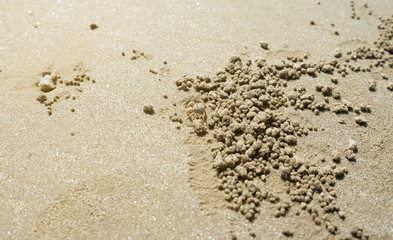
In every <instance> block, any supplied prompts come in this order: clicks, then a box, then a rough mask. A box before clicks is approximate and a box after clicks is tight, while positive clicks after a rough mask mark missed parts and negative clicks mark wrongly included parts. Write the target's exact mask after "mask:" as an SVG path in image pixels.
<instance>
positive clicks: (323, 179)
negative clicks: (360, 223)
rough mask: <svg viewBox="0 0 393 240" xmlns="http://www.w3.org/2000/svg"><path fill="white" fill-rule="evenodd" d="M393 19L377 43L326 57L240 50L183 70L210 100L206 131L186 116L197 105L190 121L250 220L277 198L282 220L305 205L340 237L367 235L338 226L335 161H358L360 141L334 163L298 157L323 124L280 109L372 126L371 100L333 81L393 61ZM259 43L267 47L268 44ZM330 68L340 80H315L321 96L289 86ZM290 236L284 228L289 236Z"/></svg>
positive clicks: (372, 86) (188, 86) (232, 200)
mask: <svg viewBox="0 0 393 240" xmlns="http://www.w3.org/2000/svg"><path fill="white" fill-rule="evenodd" d="M354 16H355V17H356V15H354ZM392 19H393V18H390V19H385V20H381V24H380V25H379V27H378V28H379V29H380V37H379V39H378V40H377V41H376V42H375V46H374V47H358V48H355V49H352V50H350V51H347V52H343V51H342V49H340V48H338V49H336V50H335V52H334V54H332V59H331V60H329V61H325V62H311V61H309V60H308V59H309V56H308V55H307V54H304V55H300V56H287V58H286V59H282V61H281V63H279V64H269V63H268V61H267V59H264V58H261V57H260V58H256V59H253V60H251V59H241V58H240V57H238V56H235V57H232V58H230V59H229V61H228V63H227V64H226V66H225V67H224V69H223V70H221V71H219V72H217V74H216V75H214V76H211V77H201V76H197V77H196V78H193V77H188V76H184V77H183V78H181V79H178V80H177V81H176V86H177V87H178V90H181V91H185V92H189V93H190V95H193V94H196V95H197V97H195V98H196V99H198V100H199V102H198V104H200V105H201V104H203V105H204V106H206V112H207V115H208V117H207V119H206V120H204V121H205V124H206V128H205V129H204V131H200V130H198V131H196V129H197V128H196V127H195V126H196V124H195V120H194V119H192V118H190V117H189V116H188V115H189V111H191V112H193V111H194V110H193V109H189V110H187V119H186V120H187V121H188V123H189V125H190V126H193V127H194V129H195V133H197V134H198V135H206V134H208V135H211V136H213V137H214V141H213V143H212V142H209V143H207V144H208V145H209V146H210V150H211V153H210V159H211V167H212V168H214V169H216V171H217V179H216V180H217V186H218V188H219V189H220V190H221V191H223V192H224V193H225V200H226V201H227V207H228V208H230V209H232V210H234V211H237V212H240V213H241V214H243V215H244V216H245V217H246V218H247V219H249V220H250V221H253V220H254V219H255V218H257V217H258V214H260V206H261V205H262V204H272V205H273V206H274V208H276V211H275V214H274V216H275V217H277V218H280V217H285V216H286V214H287V213H288V212H289V211H294V212H295V213H296V215H299V214H300V212H301V211H305V212H308V213H309V216H310V220H311V221H313V222H314V223H315V224H316V225H321V226H323V227H324V228H326V230H327V231H328V232H329V233H331V234H340V236H342V238H343V239H351V238H357V239H368V238H369V237H368V235H367V234H366V233H363V229H360V228H357V227H356V226H355V227H354V228H353V229H354V230H352V231H351V232H343V231H341V229H340V223H341V222H342V221H344V220H345V218H346V213H345V209H342V208H341V207H340V202H339V201H338V198H337V193H336V190H335V186H336V184H337V183H338V182H339V181H341V180H343V179H344V176H345V175H346V174H349V172H350V169H347V168H345V167H340V166H339V165H338V164H339V163H340V162H341V161H342V160H346V161H351V162H355V161H356V153H357V152H358V146H357V143H356V142H355V141H349V142H348V145H347V146H346V148H345V150H344V151H338V150H336V151H334V152H333V153H332V156H333V157H331V158H330V160H329V161H327V160H326V158H324V157H323V156H322V161H320V162H318V163H315V162H314V163H312V162H310V161H309V160H308V159H300V158H298V157H297V156H296V151H297V144H298V139H299V138H307V135H308V134H309V132H310V131H324V129H323V128H321V127H320V126H304V125H303V124H301V123H299V122H296V121H294V120H292V119H291V116H288V115H285V114H284V111H282V110H283V109H284V108H294V109H295V110H298V111H313V112H314V113H315V114H316V115H320V114H321V113H322V112H325V114H347V115H349V116H351V118H352V119H353V121H354V122H356V123H357V124H358V125H360V126H361V127H367V126H368V125H369V124H372V123H368V121H367V116H368V115H369V114H372V113H371V112H372V111H371V108H370V106H368V105H367V104H365V103H351V102H349V101H347V100H346V99H343V98H342V97H341V94H340V92H339V91H338V90H337V89H336V86H337V85H339V84H340V82H341V81H344V80H345V78H346V76H347V75H349V74H356V73H358V72H371V71H378V70H376V69H381V68H383V67H390V68H392V67H393V61H392V56H391V55H390V54H391V53H392V40H391V39H392V34H393V33H392V23H393V20H392ZM261 46H262V48H264V49H267V48H268V47H267V46H268V45H267V43H263V45H261ZM362 60H365V61H366V60H367V64H366V65H364V64H363V65H362V66H359V62H360V61H362ZM333 73H335V74H336V75H337V74H339V75H340V76H341V78H342V79H339V78H337V77H332V78H331V79H330V81H328V82H325V84H323V85H321V84H315V90H316V92H317V95H315V94H310V93H308V92H307V91H306V88H304V87H298V88H294V89H289V88H288V87H287V85H288V81H295V80H297V79H299V78H301V77H302V76H304V75H311V76H314V77H318V76H319V75H321V74H326V75H332V74H333ZM382 78H383V79H386V76H385V77H382ZM378 84H379V82H377V81H371V82H369V84H368V85H367V86H365V88H368V89H369V90H370V91H373V92H374V91H379V89H378V87H377V86H378ZM388 89H389V87H388ZM380 90H381V91H387V90H386V89H380ZM318 94H319V95H318ZM186 104H190V103H186ZM191 104H192V105H194V104H195V103H194V102H192V103H191ZM187 107H189V106H187ZM171 120H172V121H174V122H178V123H180V124H182V123H183V119H182V118H181V117H179V116H177V115H174V116H171ZM198 124H199V125H200V123H198ZM209 141H210V140H209ZM269 175H279V176H280V178H281V181H282V182H283V183H284V185H283V186H285V189H283V191H282V194H276V193H273V192H271V191H269V190H267V188H266V184H267V181H268V180H267V179H268V176H269ZM212 184H213V183H212ZM366 232H367V231H366ZM293 234H295V233H293V232H289V233H288V232H286V234H285V233H284V235H285V236H292V235H293Z"/></svg>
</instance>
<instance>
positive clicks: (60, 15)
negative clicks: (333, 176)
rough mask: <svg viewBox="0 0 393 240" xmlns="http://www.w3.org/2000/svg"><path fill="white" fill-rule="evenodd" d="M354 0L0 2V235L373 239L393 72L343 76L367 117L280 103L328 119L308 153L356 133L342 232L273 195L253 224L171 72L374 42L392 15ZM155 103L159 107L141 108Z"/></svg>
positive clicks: (382, 6)
mask: <svg viewBox="0 0 393 240" xmlns="http://www.w3.org/2000/svg"><path fill="white" fill-rule="evenodd" d="M366 3H367V4H368V6H367V7H366V6H364V5H365V4H366ZM352 5H353V6H354V7H353V9H354V10H352V9H351V3H350V1H329V3H325V2H323V1H321V3H320V4H318V1H303V0H301V1H247V2H245V1H171V0H165V1H100V2H99V3H97V2H96V1H83V2H82V1H72V0H70V1H65V0H63V1H61V0H57V1H28V2H26V1H21V0H18V1H2V2H1V3H0V13H1V15H0V102H1V104H0V132H1V135H0V212H1V214H0V239H34V238H38V239H67V238H68V239H127V238H128V239H198V238H199V239H209V238H212V239H231V238H238V239H249V238H252V237H254V238H256V239H281V238H287V236H285V234H284V233H286V232H290V233H292V234H293V236H292V237H291V238H292V239H342V238H344V237H345V236H349V237H353V238H354V235H353V234H351V231H352V230H354V229H356V228H361V229H363V232H364V233H365V236H366V235H367V236H369V237H370V239H391V238H393V217H392V214H391V212H393V201H392V199H393V187H392V186H393V185H392V184H393V177H392V176H393V162H392V161H393V160H392V154H393V138H392V136H393V108H392V102H393V92H392V91H390V90H388V86H389V84H391V83H392V82H393V71H392V68H390V67H388V66H385V67H380V68H375V69H373V70H372V71H370V72H357V73H355V72H350V74H348V75H347V76H345V77H341V76H340V75H337V74H336V73H334V77H337V78H338V79H339V84H338V85H337V87H336V88H337V89H338V90H339V92H340V94H341V98H342V99H345V100H347V101H349V102H351V103H353V104H354V105H357V106H360V105H361V104H366V105H369V106H370V108H371V113H367V114H362V116H364V118H366V120H367V127H364V126H360V125H359V124H357V123H356V122H355V117H356V114H354V113H351V114H343V115H337V114H333V113H332V112H328V113H326V114H325V113H321V114H320V115H315V114H314V113H313V112H311V111H300V110H295V109H293V108H290V107H288V108H285V107H284V108H282V110H281V111H282V113H283V114H286V115H287V116H289V117H290V119H291V120H293V121H298V122H301V123H302V124H304V125H306V126H307V127H309V126H312V127H317V128H319V129H322V128H324V129H325V130H324V131H315V132H314V131H313V132H311V133H309V135H308V136H307V137H304V138H303V137H302V138H299V139H298V142H297V145H296V156H297V157H299V158H302V159H311V160H315V161H317V160H320V159H321V158H326V160H327V161H329V163H331V160H329V159H331V158H332V153H333V152H334V151H335V150H337V151H340V152H342V151H344V150H345V148H346V147H347V146H348V143H349V141H350V140H354V141H356V143H357V146H358V153H357V154H356V161H352V162H351V161H346V160H345V161H344V160H343V161H342V162H341V163H340V166H343V167H346V168H347V169H348V174H346V176H345V178H344V179H342V180H338V181H337V184H336V186H335V192H336V194H337V203H338V205H339V206H340V208H341V210H343V211H344V212H345V220H342V221H341V220H340V221H339V220H337V223H335V224H336V225H337V224H338V225H337V227H338V229H339V230H338V232H337V233H335V234H331V233H330V232H329V231H328V230H327V227H326V226H324V225H322V226H321V225H320V226H318V225H316V224H315V223H314V222H313V221H312V218H311V216H310V215H309V214H308V213H306V212H302V213H301V214H300V215H296V214H295V213H294V211H292V210H289V212H288V214H287V215H286V216H284V217H275V215H274V209H273V208H274V206H273V205H271V204H270V203H266V202H262V204H261V209H260V213H259V214H258V215H257V216H256V217H255V219H253V220H252V221H250V220H247V219H246V217H245V216H244V215H242V214H240V213H239V212H236V211H233V210H231V209H229V208H228V206H227V201H225V196H224V193H223V191H220V190H219V189H218V188H217V183H218V178H217V171H216V170H215V169H213V166H212V159H211V156H210V147H211V146H210V144H209V143H208V141H209V142H210V143H211V144H213V143H214V138H213V137H212V135H211V133H212V131H211V130H208V134H207V135H205V136H202V137H199V136H197V135H195V134H194V133H193V132H194V129H193V128H192V126H189V124H188V125H187V124H185V123H183V124H179V123H176V122H172V121H171V120H170V119H169V117H170V116H173V114H174V113H177V114H178V115H179V116H181V118H183V120H185V119H186V117H187V116H186V112H185V111H186V105H187V103H188V102H189V101H191V100H193V97H195V93H193V92H192V91H189V92H184V91H179V90H177V87H176V85H175V80H178V79H181V78H182V76H183V75H184V74H186V75H188V76H191V77H193V78H195V77H196V76H198V75H200V76H214V74H215V73H216V72H217V71H218V70H220V69H223V68H224V67H225V66H226V64H227V62H228V60H229V59H230V57H232V56H240V57H241V58H242V59H243V61H246V59H250V60H253V59H255V58H256V57H264V58H266V59H268V61H269V62H270V63H272V64H273V63H274V62H280V59H282V58H286V57H287V56H293V55H301V56H304V55H307V56H308V60H309V61H311V62H314V63H316V62H319V61H331V60H334V59H335V58H334V54H335V49H336V48H341V49H342V52H343V54H346V52H347V51H353V50H354V49H356V48H358V47H360V46H370V47H372V46H374V45H373V42H374V41H376V40H377V39H378V36H379V31H378V28H377V26H378V24H380V20H379V17H382V18H388V17H391V14H392V13H393V12H392V9H393V2H392V1H388V0H378V1H369V2H366V1H355V2H354V4H352ZM370 11H372V14H371V15H369V13H370ZM351 16H354V18H351ZM357 17H359V19H356V18H357ZM311 21H313V22H314V24H311ZM92 24H94V25H92ZM332 24H333V25H334V26H333V25H332ZM261 41H263V42H266V43H268V49H267V50H266V49H263V48H261V46H260V42H261ZM387 54H389V53H387ZM370 61H371V60H370ZM355 64H359V65H362V64H364V62H362V61H359V62H356V63H355ZM367 64H368V62H367ZM46 74H50V75H52V76H56V88H55V89H53V90H51V91H49V92H48V93H45V97H46V98H47V99H46V100H42V99H41V100H42V102H43V103H40V101H37V98H39V97H40V95H42V94H44V93H43V92H42V91H41V90H40V87H39V85H38V84H39V82H40V81H41V80H42V79H43V77H44V76H45V75H46ZM382 74H384V76H386V78H387V79H384V78H382ZM87 77H88V78H89V79H87ZM331 78H332V75H330V74H324V73H320V74H319V73H318V75H317V77H312V76H308V75H307V74H306V75H304V76H302V77H301V78H300V79H297V80H294V81H288V87H287V89H288V91H289V90H291V89H293V88H294V87H300V86H305V88H306V89H307V91H308V92H311V93H313V94H318V93H317V92H316V91H315V88H316V85H318V84H320V85H326V84H328V83H329V84H331V85H332V84H333V83H331V82H330V81H331V80H330V79H331ZM370 81H375V83H376V90H375V91H370V90H369V84H370ZM164 95H165V97H164ZM38 100H40V98H39V99H38ZM51 101H52V103H49V102H51ZM45 102H47V104H46V105H47V106H45ZM174 104H175V105H176V106H174ZM149 105H151V106H153V110H154V112H151V111H148V113H149V114H146V113H145V112H146V111H145V112H144V107H145V106H149ZM48 107H49V108H48ZM145 110H146V108H145ZM177 127H178V128H179V129H178V128H177ZM209 139H210V140H209ZM274 171H275V170H273V173H272V174H270V175H269V176H268V179H267V182H268V183H269V184H268V186H267V188H269V189H270V190H271V191H272V192H275V191H277V192H278V193H277V194H279V193H280V192H284V190H283V189H284V185H283V182H282V180H281V179H280V177H279V176H280V175H279V174H274V173H275V172H274ZM365 236H364V238H365ZM360 238H361V237H360Z"/></svg>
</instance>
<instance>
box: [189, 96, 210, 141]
mask: <svg viewBox="0 0 393 240" xmlns="http://www.w3.org/2000/svg"><path fill="white" fill-rule="evenodd" d="M186 114H187V120H188V121H190V122H191V123H192V126H193V127H194V131H195V133H197V134H202V133H204V132H206V120H207V115H206V108H205V104H203V103H196V102H194V101H191V102H189V103H188V104H187V110H186Z"/></svg>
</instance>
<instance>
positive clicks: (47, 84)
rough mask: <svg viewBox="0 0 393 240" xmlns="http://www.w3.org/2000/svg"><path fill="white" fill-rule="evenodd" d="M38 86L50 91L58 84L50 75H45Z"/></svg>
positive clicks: (42, 89) (44, 90)
mask: <svg viewBox="0 0 393 240" xmlns="http://www.w3.org/2000/svg"><path fill="white" fill-rule="evenodd" d="M38 86H39V87H40V89H41V91H43V92H50V91H52V90H53V89H55V88H56V85H55V83H54V82H53V80H52V77H51V76H50V75H45V76H44V78H43V79H42V80H41V82H40V83H39V84H38Z"/></svg>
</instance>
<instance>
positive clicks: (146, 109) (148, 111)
mask: <svg viewBox="0 0 393 240" xmlns="http://www.w3.org/2000/svg"><path fill="white" fill-rule="evenodd" d="M143 112H144V113H146V114H149V115H153V114H154V113H155V112H154V107H153V105H145V106H143Z"/></svg>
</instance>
